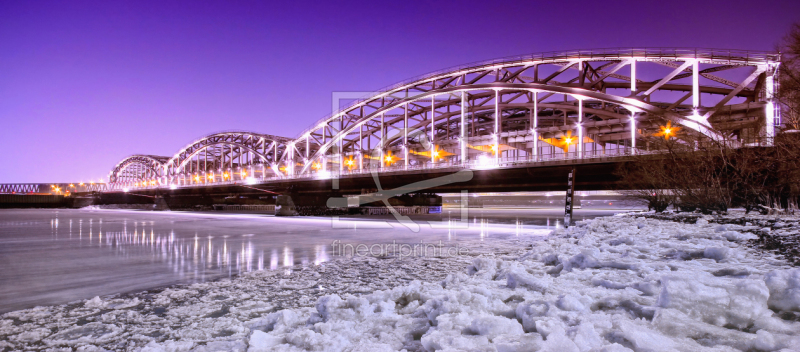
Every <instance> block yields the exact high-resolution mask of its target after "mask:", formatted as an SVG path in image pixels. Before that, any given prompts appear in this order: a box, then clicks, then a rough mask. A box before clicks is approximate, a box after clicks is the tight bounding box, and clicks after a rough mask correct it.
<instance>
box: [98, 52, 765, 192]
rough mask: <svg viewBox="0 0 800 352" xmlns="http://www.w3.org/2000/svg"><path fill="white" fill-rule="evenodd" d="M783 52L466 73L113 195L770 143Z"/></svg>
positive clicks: (154, 174) (166, 162) (210, 155)
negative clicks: (711, 142) (673, 146)
mask: <svg viewBox="0 0 800 352" xmlns="http://www.w3.org/2000/svg"><path fill="white" fill-rule="evenodd" d="M779 62H780V57H779V55H778V54H775V53H763V52H752V51H735V50H714V49H674V48H671V49H664V48H659V49H602V50H579V51H569V52H561V53H539V54H532V55H525V56H518V57H511V58H503V59H497V60H491V61H487V62H481V63H476V64H469V65H463V66H459V67H454V68H450V69H446V70H442V71H439V72H434V73H431V74H427V75H425V76H422V77H418V78H415V79H411V80H407V81H405V82H401V83H398V84H395V85H393V86H390V87H388V88H385V89H383V90H381V91H379V92H377V93H375V94H373V95H371V96H369V97H366V98H364V99H361V100H358V101H356V102H354V103H352V104H351V105H349V106H348V107H346V108H344V109H341V110H339V111H337V112H335V113H334V114H331V115H330V116H328V117H326V118H323V119H321V120H319V121H318V122H317V123H315V124H314V125H312V126H311V127H310V128H308V129H306V130H305V131H303V132H302V133H301V134H300V135H299V137H297V138H294V139H292V138H285V137H278V136H272V135H267V134H261V133H256V132H243V131H235V132H220V133H214V134H212V135H209V136H205V137H202V138H199V139H198V140H195V141H193V142H192V143H190V144H189V145H187V146H186V147H184V148H183V149H181V150H180V151H178V153H176V154H175V155H174V156H172V157H159V156H145V155H134V156H131V157H128V158H126V159H124V160H123V161H121V162H120V163H119V164H118V165H117V166H116V167H115V168H114V169H113V170H112V171H111V174H110V177H109V180H110V181H111V182H110V183H111V185H112V187H111V188H112V189H120V188H134V187H161V186H170V187H186V186H191V187H195V186H203V185H215V184H220V183H237V182H246V183H253V184H254V183H263V182H269V180H275V179H281V180H285V179H287V178H289V179H291V178H329V177H332V176H335V175H346V174H356V173H363V172H374V171H377V172H384V171H392V172H396V171H403V170H416V171H417V172H419V170H425V169H435V168H445V167H446V168H452V167H462V168H485V167H504V166H508V165H517V164H519V163H538V162H546V161H549V160H553V159H577V160H578V162H580V160H581V159H587V160H589V159H592V158H597V157H604V158H608V157H614V156H629V155H631V154H636V153H642V152H657V151H654V150H649V149H650V146H649V145H648V143H647V142H646V141H647V138H648V137H649V136H651V135H653V134H654V133H656V132H658V131H660V130H661V131H662V132H663V129H664V127H665V126H667V128H668V127H669V126H672V125H675V126H681V128H682V134H681V135H678V136H676V137H677V138H681V136H683V137H685V138H686V139H689V138H688V137H691V138H693V139H694V138H709V139H715V140H721V139H724V140H727V141H731V142H733V143H735V144H738V145H751V144H752V143H760V144H767V145H769V144H770V143H771V140H772V138H773V137H774V135H775V130H776V128H777V127H778V126H779V125H780V110H779V107H778V105H777V104H776V103H774V97H773V96H774V94H775V92H776V90H777V80H776V74H777V67H778V65H779Z"/></svg>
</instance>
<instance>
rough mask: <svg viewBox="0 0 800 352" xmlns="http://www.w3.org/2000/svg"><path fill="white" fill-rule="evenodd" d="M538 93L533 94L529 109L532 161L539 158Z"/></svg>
mask: <svg viewBox="0 0 800 352" xmlns="http://www.w3.org/2000/svg"><path fill="white" fill-rule="evenodd" d="M538 105H539V92H533V109H531V120H532V121H531V134H533V159H534V160H537V159H538V158H539V106H538Z"/></svg>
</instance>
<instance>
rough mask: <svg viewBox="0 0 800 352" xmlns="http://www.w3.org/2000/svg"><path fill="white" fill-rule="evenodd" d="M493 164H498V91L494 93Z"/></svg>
mask: <svg viewBox="0 0 800 352" xmlns="http://www.w3.org/2000/svg"><path fill="white" fill-rule="evenodd" d="M494 147H495V148H496V149H495V153H494V162H495V164H498V165H499V164H500V90H499V89H495V91H494Z"/></svg>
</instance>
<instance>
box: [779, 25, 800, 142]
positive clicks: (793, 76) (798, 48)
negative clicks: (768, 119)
mask: <svg viewBox="0 0 800 352" xmlns="http://www.w3.org/2000/svg"><path fill="white" fill-rule="evenodd" d="M777 49H778V51H779V52H780V53H781V65H780V66H779V71H778V77H779V82H780V88H779V89H778V94H777V98H778V101H779V103H780V104H781V115H782V118H783V124H784V127H785V128H786V129H789V130H800V23H795V24H794V25H792V28H791V30H790V31H789V33H788V34H787V35H786V36H785V37H784V38H783V40H781V42H780V43H779V44H778V48H777Z"/></svg>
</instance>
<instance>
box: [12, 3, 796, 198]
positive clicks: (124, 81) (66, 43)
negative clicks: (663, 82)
mask: <svg viewBox="0 0 800 352" xmlns="http://www.w3.org/2000/svg"><path fill="white" fill-rule="evenodd" d="M567 4H570V6H568V5H567ZM794 21H800V1H793V0H792V1H790V0H787V1H766V0H761V1H747V2H744V1H742V2H736V1H698V0H694V1H685V2H683V1H658V2H655V1H635V2H634V1H632V2H614V1H591V2H588V1H587V2H583V3H580V2H576V1H552V2H543V1H542V2H539V1H530V0H529V1H517V2H506V3H501V2H497V1H486V0H484V1H456V2H449V3H446V2H435V3H426V2H415V1H407V0H403V1H389V2H379V1H368V2H360V3H359V2H332V1H325V2H323V1H310V2H303V1H275V2H270V1H250V2H245V1H214V2H209V1H185V2H181V1H152V2H147V1H129V2H124V1H95V2H88V1H52V2H51V1H42V0H37V1H22V0H20V1H11V0H9V1H2V2H0V122H1V124H0V131H2V132H0V150H2V152H0V183H8V182H71V181H87V180H90V179H94V180H97V179H98V178H100V177H105V176H106V175H107V174H108V171H109V170H110V169H111V168H112V167H113V166H114V165H115V164H116V163H117V162H118V161H119V160H120V159H122V158H123V157H125V156H127V155H130V154H155V155H165V156H168V155H173V154H174V153H175V152H176V151H178V149H180V148H181V147H183V146H184V145H185V144H187V143H189V142H191V141H192V140H194V139H196V138H198V137H200V136H203V135H206V134H209V133H211V132H215V131H221V130H252V131H256V132H261V133H269V134H275V135H282V136H287V137H295V136H296V135H297V134H299V133H300V132H301V131H303V130H304V129H305V128H306V127H308V126H309V125H311V124H312V123H314V122H315V121H316V120H318V119H319V118H321V117H323V116H324V115H326V114H328V113H330V110H331V93H332V92H335V91H370V90H375V89H379V88H382V87H384V86H387V85H390V84H393V83H396V82H398V81H401V80H404V79H407V78H410V77H413V76H417V75H420V74H423V73H426V72H429V71H434V70H438V69H442V68H446V67H450V66H453V65H458V64H463V63H469V62H474V61H479V60H485V59H491V58H496V57H502V56H508V55H516V54H525V53H532V52H540V51H551V50H567V49H589V48H604V47H630V46H638V47H643V46H648V47H658V46H666V47H670V46H680V47H711V48H732V49H750V50H771V49H772V48H774V45H775V43H776V42H777V41H778V40H779V39H780V38H781V37H782V36H783V34H784V33H785V32H786V31H787V30H788V28H789V26H790V25H791V23H792V22H794Z"/></svg>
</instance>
